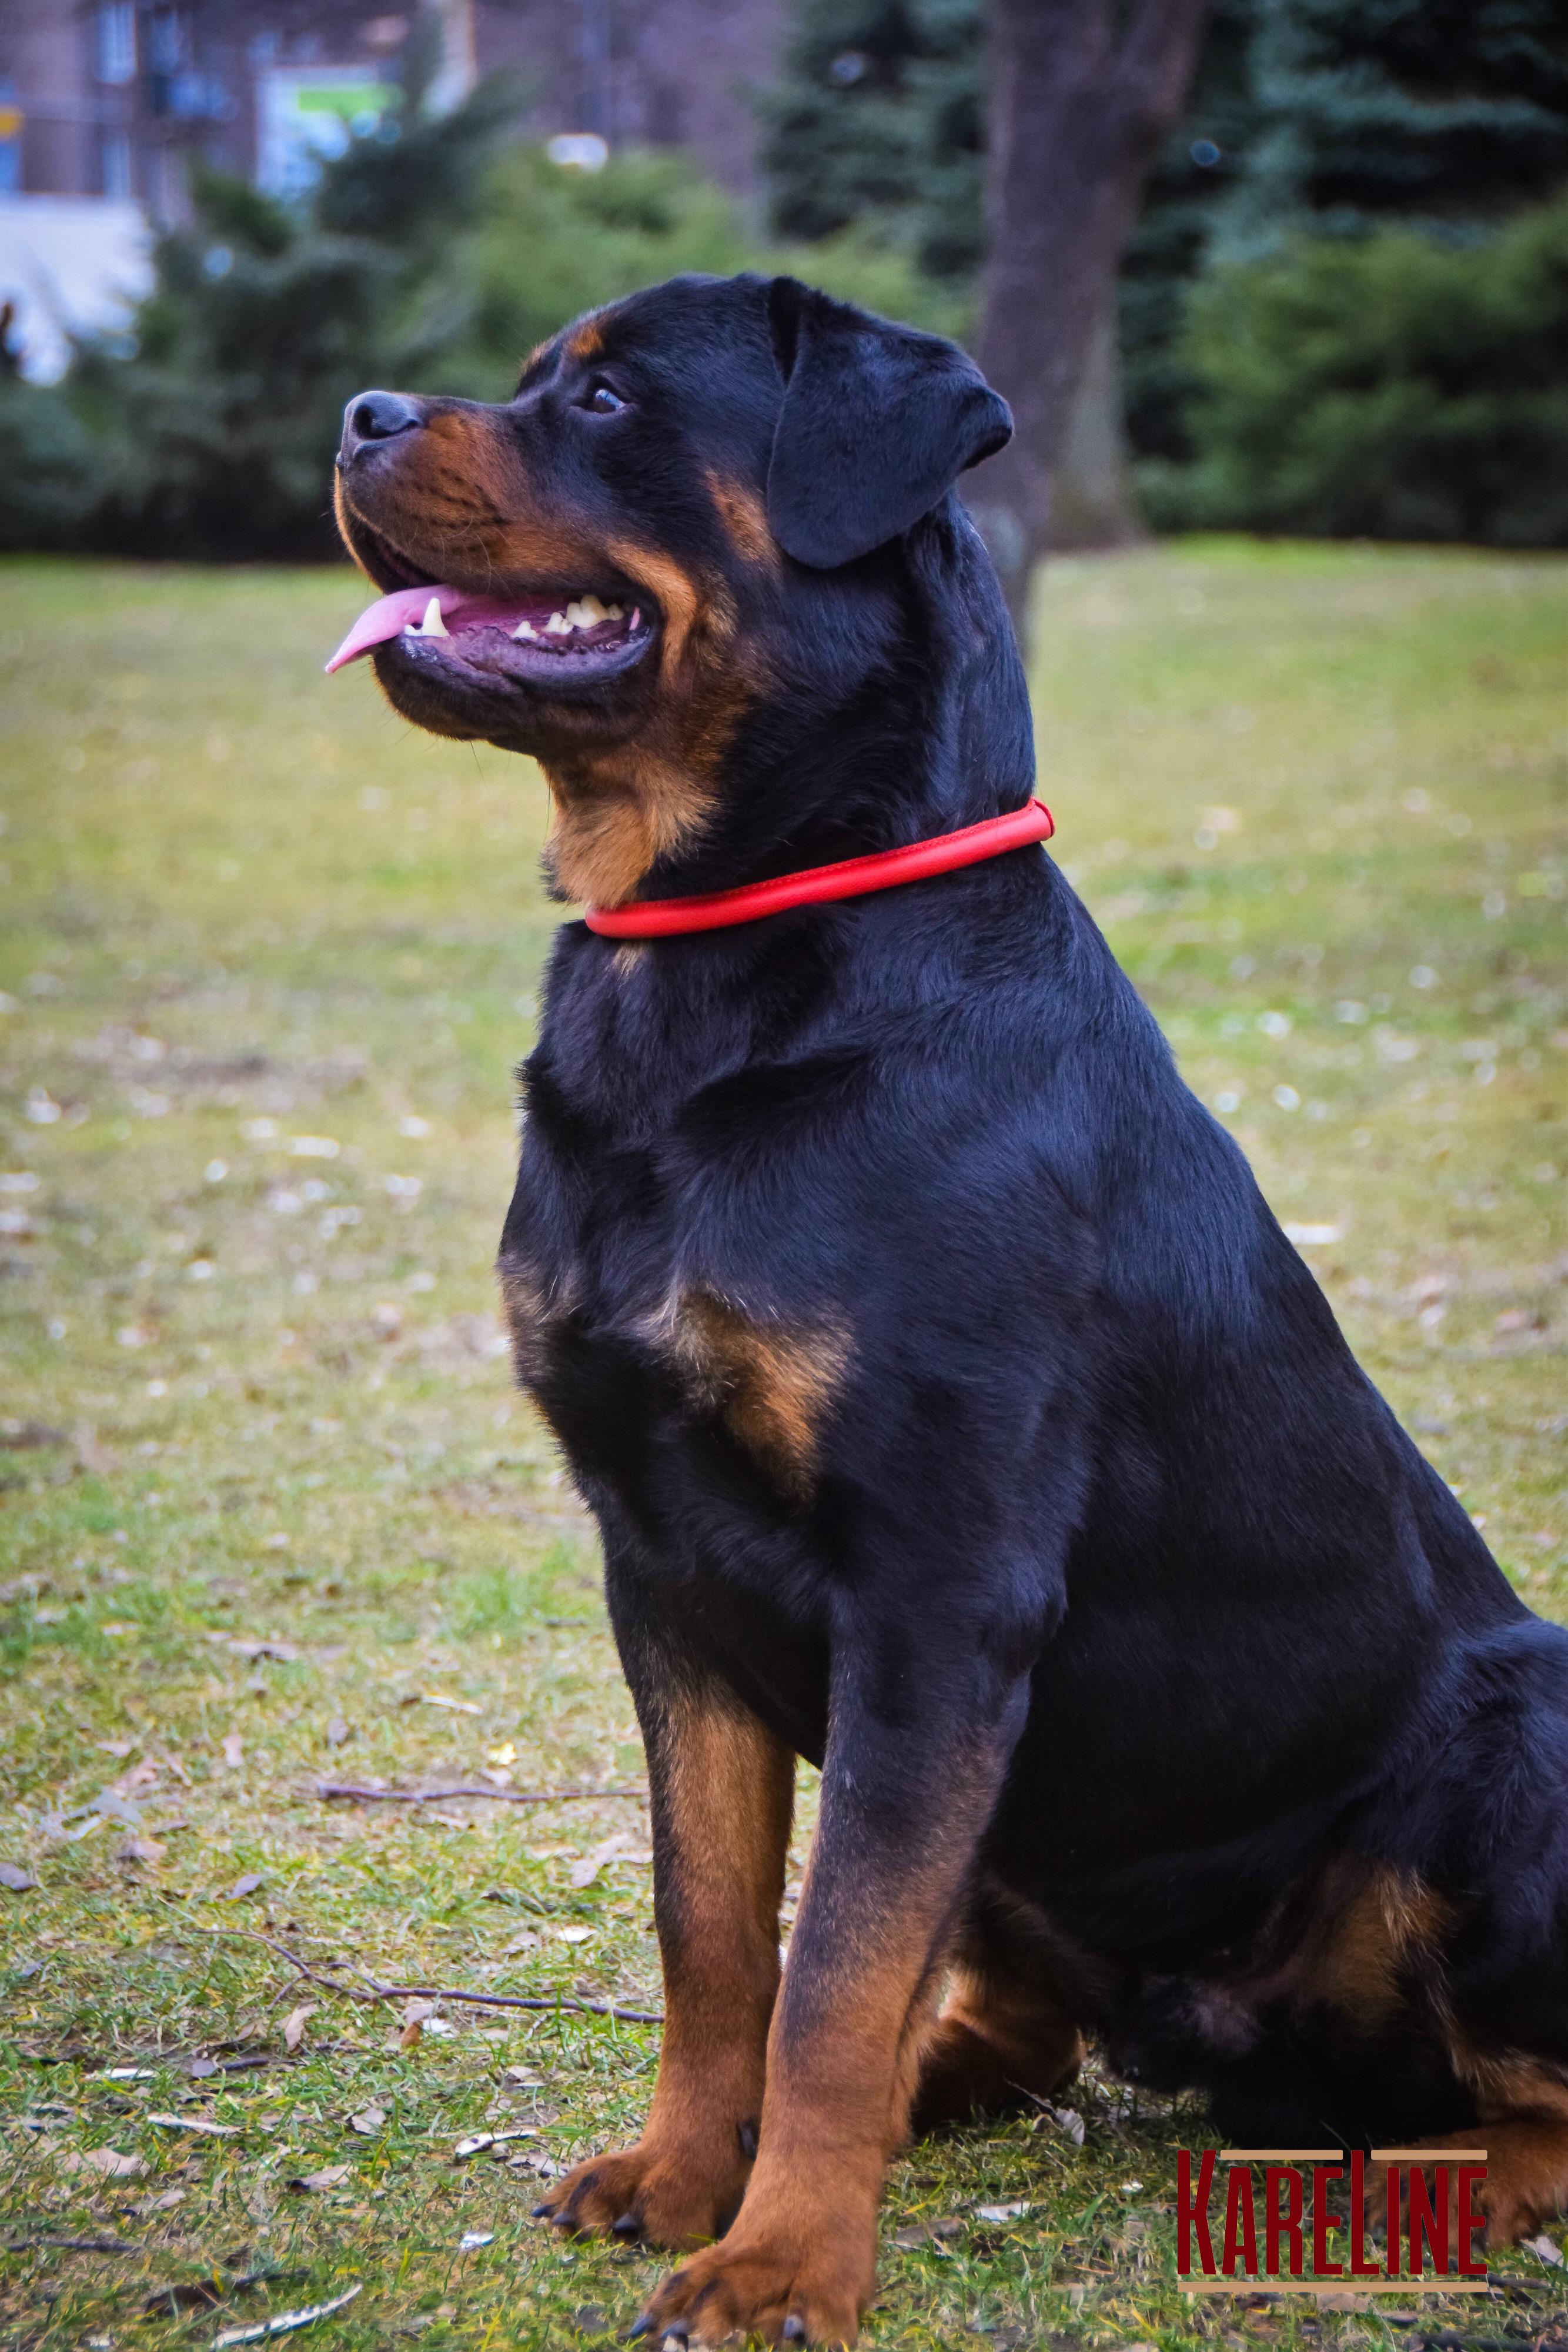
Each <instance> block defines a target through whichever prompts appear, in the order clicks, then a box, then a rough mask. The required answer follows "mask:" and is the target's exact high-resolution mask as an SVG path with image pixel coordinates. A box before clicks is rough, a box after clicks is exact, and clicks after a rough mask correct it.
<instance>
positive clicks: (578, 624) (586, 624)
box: [566, 599, 599, 629]
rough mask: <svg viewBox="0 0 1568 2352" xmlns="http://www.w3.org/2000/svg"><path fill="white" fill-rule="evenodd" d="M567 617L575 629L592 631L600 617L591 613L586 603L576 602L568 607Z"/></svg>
mask: <svg viewBox="0 0 1568 2352" xmlns="http://www.w3.org/2000/svg"><path fill="white" fill-rule="evenodd" d="M595 602H597V599H595ZM566 617H567V619H568V620H569V621H570V624H571V625H572V627H573V628H574V629H591V628H592V626H593V624H594V622H595V621H596V620H597V618H598V617H599V616H598V614H594V613H590V611H589V609H588V606H587V604H585V603H579V602H575V601H574V602H573V603H572V604H569V605H568V606H567V608H566Z"/></svg>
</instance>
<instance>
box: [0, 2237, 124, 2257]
mask: <svg viewBox="0 0 1568 2352" xmlns="http://www.w3.org/2000/svg"><path fill="white" fill-rule="evenodd" d="M34 2246H45V2247H47V2248H48V2250H49V2251H50V2252H52V2253H67V2254H134V2253H135V2252H138V2248H137V2247H136V2245H135V2243H134V2242H133V2241H132V2240H131V2239H129V2238H7V2239H6V2241H5V2252H7V2253H8V2254H25V2253H26V2252H28V2251H29V2250H30V2249H31V2248H32V2247H34Z"/></svg>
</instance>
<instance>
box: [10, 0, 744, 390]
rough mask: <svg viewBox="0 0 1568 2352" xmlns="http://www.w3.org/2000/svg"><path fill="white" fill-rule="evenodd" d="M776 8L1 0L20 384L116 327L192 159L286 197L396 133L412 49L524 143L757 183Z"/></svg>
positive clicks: (175, 211) (720, 1) (449, 91)
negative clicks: (496, 87) (491, 100)
mask: <svg viewBox="0 0 1568 2352" xmlns="http://www.w3.org/2000/svg"><path fill="white" fill-rule="evenodd" d="M783 10H784V0H405V5H404V6H403V7H402V8H401V9H397V8H389V7H388V6H387V5H385V0H184V5H165V0H0V302H8V303H9V304H10V305H11V347H12V349H13V351H15V352H17V353H19V354H20V356H21V357H22V361H23V364H24V366H25V367H26V372H27V373H29V374H30V375H34V376H42V377H46V378H47V377H49V376H52V375H55V374H57V373H58V372H59V369H60V368H61V367H63V366H64V364H65V362H66V357H67V353H68V333H69V331H70V330H71V329H73V328H76V329H101V328H105V327H111V326H112V325H113V324H114V321H115V319H116V317H117V315H118V314H120V313H121V312H122V311H123V309H124V306H125V303H126V300H127V299H128V298H132V297H134V296H135V295H137V294H139V293H141V291H143V290H144V289H145V286H146V284H147V282H148V261H147V251H148V246H149V242H150V240H149V234H148V232H149V230H150V229H154V228H157V227H162V226H169V225H173V224H178V223H179V222H181V221H183V220H184V219H185V218H187V217H188V215H189V209H190V204H189V189H190V178H191V170H192V166H193V163H196V162H200V163H206V164H209V165H212V166H214V167H215V168H217V169H219V170H221V171H225V172H232V173H237V174H239V175H241V176H242V177H244V178H246V179H250V180H254V181H255V182H256V184H258V185H259V186H261V187H263V188H265V189H267V191H268V192H269V193H271V194H277V195H283V196H293V195H298V194H301V193H302V192H303V191H304V190H305V189H306V188H308V185H309V184H310V182H311V180H312V179H313V177H314V176H315V173H316V171H317V169H318V166H319V162H320V159H321V158H322V157H324V156H330V155H335V154H338V153H340V152H342V150H343V148H344V147H345V146H346V145H347V144H348V142H349V140H350V137H351V136H352V135H353V134H355V133H356V132H361V133H362V132H364V131H367V130H371V129H373V128H374V126H375V125H376V124H377V123H378V122H380V121H383V120H386V119H388V118H390V117H392V116H394V115H395V112H396V110H397V109H398V108H399V107H400V106H401V104H402V86H401V82H400V80H399V78H398V76H399V68H400V65H401V62H402V57H403V54H404V51H405V48H406V45H407V43H408V42H409V39H410V37H411V36H412V35H413V34H415V33H416V31H417V30H419V29H420V24H419V20H420V17H421V14H422V12H423V16H424V19H425V22H424V25H423V31H424V32H425V33H426V34H427V35H432V36H434V47H435V50H436V61H435V63H436V70H435V80H434V88H433V90H432V93H431V95H432V98H433V99H434V102H435V103H436V104H438V105H440V104H443V103H446V104H450V103H455V101H456V100H458V99H460V98H462V97H463V96H464V95H465V92H466V91H467V90H468V89H471V88H472V87H473V85H474V83H475V81H476V79H478V77H479V76H481V75H483V74H485V73H487V72H490V71H492V70H495V69H497V68H500V69H503V70H505V71H507V72H508V73H509V74H510V75H511V76H512V77H513V79H515V80H516V82H517V87H518V89H519V92H520V94H521V100H522V112H521V114H520V117H519V122H518V128H519V131H521V133H522V134H523V135H524V136H525V137H533V138H564V139H566V140H569V141H572V142H575V159H576V160H586V161H588V162H590V163H591V162H592V161H594V160H596V159H597V158H599V157H601V156H602V155H603V154H604V153H606V152H609V151H611V150H612V149H615V148H618V147H623V146H627V145H636V146H657V147H689V148H691V149H692V150H694V151H695V152H697V153H699V154H700V155H701V157H702V159H703V164H704V168H705V170H706V172H707V173H710V174H711V175H712V176H713V177H714V178H716V179H717V180H718V181H719V182H720V183H722V184H724V185H726V186H727V187H729V188H730V189H731V190H732V191H734V192H735V193H736V194H740V195H748V194H751V193H752V191H753V189H754V187H755V184H756V179H757V150H758V124H757V120H756V117H755V115H754V113H753V112H752V110H751V109H750V107H749V106H748V104H747V85H748V84H749V83H751V82H753V81H754V80H756V79H759V78H761V77H763V76H765V75H766V74H767V73H768V71H769V70H770V68H771V66H772V62H773V58H774V54H775V51H776V49H777V47H778V44H779V33H780V24H781V19H782V16H783Z"/></svg>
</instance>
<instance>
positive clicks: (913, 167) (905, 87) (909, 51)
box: [757, 0, 986, 281]
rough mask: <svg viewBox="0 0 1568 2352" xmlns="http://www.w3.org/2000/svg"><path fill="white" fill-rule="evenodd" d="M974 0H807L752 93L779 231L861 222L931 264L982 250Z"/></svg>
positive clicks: (937, 269)
mask: <svg viewBox="0 0 1568 2352" xmlns="http://www.w3.org/2000/svg"><path fill="white" fill-rule="evenodd" d="M985 69H986V68H985V30H984V8H983V0H804V5H802V6H800V7H799V8H798V9H797V11H796V16H795V21H794V28H793V31H792V34H791V36H790V38H789V42H788V44H787V45H786V49H785V54H784V60H783V65H782V69H781V71H780V73H779V79H778V80H777V81H776V82H775V83H774V84H773V85H772V86H771V87H770V88H768V89H763V90H761V91H759V92H758V97H757V105H758V112H759V113H760V115H761V117H762V121H763V122H764V124H765V126H766V131H767V137H766V140H765V143H764V148H763V155H762V166H763V171H764V173H766V175H767V178H768V186H769V189H770V192H771V198H772V221H773V226H774V228H775V229H776V230H777V231H778V233H779V235H780V236H787V237H801V238H805V239H807V240H811V241H814V240H815V239H817V238H819V237H827V236H836V235H839V234H841V233H842V232H843V231H844V230H845V229H848V228H851V227H858V228H859V229H861V230H862V232H864V233H867V234H869V235H871V236H875V237H877V238H879V239H880V240H881V241H882V242H883V243H884V244H886V245H889V246H891V247H894V249H896V250H898V251H900V252H904V253H907V254H908V255H909V256H910V257H912V258H913V259H914V260H915V263H916V264H917V265H918V267H919V268H921V269H922V270H924V271H925V272H926V273H927V274H928V275H929V276H931V277H933V278H945V279H953V278H958V279H961V280H966V281H967V280H968V279H970V278H972V277H973V276H974V273H975V271H976V270H977V268H978V267H979V263H980V257H981V250H982V246H983V234H982V227H981V174H982V170H983V150H984V145H985V134H984V113H985Z"/></svg>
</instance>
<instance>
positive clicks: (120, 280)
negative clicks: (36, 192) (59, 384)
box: [0, 196, 152, 383]
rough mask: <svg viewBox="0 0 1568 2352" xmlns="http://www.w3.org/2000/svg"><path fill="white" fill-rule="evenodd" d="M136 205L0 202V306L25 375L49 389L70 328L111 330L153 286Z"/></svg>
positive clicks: (74, 200)
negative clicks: (10, 310) (10, 313)
mask: <svg viewBox="0 0 1568 2352" xmlns="http://www.w3.org/2000/svg"><path fill="white" fill-rule="evenodd" d="M149 243H150V238H149V233H148V228H147V223H146V220H145V219H144V217H143V215H142V212H141V206H140V205H134V204H121V203H118V202H115V201H112V200H111V199H110V198H108V197H104V196H8V197H5V198H4V199H0V302H14V303H15V304H16V314H17V316H16V326H15V327H14V328H13V329H12V333H11V342H12V348H13V349H14V350H15V349H18V348H19V349H20V351H21V352H22V355H23V357H22V368H23V373H25V374H26V375H29V376H31V377H32V378H33V379H34V381H35V382H36V383H52V382H53V381H54V379H55V377H57V375H59V374H61V373H63V371H64V369H65V365H66V362H67V359H68V356H69V352H68V344H67V341H66V334H67V331H68V329H69V328H73V327H75V328H78V329H80V328H98V329H101V328H113V327H115V326H118V325H120V324H121V323H122V322H123V320H124V319H125V317H126V313H127V310H128V307H129V304H130V302H131V301H133V300H134V299H135V298H136V297H137V296H138V295H139V294H141V293H144V292H145V291H146V289H147V288H148V286H149V285H150V283H151V281H152V262H151V258H150V256H149V250H148V248H149Z"/></svg>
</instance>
